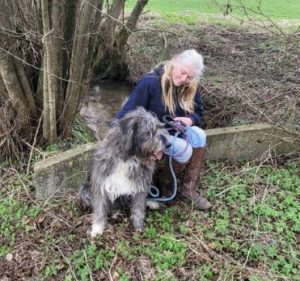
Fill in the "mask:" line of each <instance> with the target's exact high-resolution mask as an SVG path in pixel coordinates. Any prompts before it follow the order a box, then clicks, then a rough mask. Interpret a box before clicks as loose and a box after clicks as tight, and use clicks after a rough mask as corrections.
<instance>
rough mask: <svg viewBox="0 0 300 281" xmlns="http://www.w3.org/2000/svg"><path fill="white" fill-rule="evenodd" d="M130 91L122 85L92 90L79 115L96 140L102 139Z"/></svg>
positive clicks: (126, 86)
mask: <svg viewBox="0 0 300 281" xmlns="http://www.w3.org/2000/svg"><path fill="white" fill-rule="evenodd" d="M130 90H131V88H130V87H129V86H128V85H127V84H124V83H106V84H101V85H96V86H94V87H93V88H92V90H91V92H90V95H89V96H88V97H86V99H85V101H84V103H83V105H82V107H81V110H80V115H81V116H82V117H83V118H84V119H85V121H86V123H87V125H88V126H89V128H90V129H91V130H92V131H93V132H94V134H95V136H96V138H97V139H102V138H103V136H104V134H105V132H106V131H107V124H108V123H109V122H110V121H111V120H112V119H113V118H114V117H115V115H116V113H117V112H118V111H119V110H120V108H121V106H122V104H123V103H124V101H125V100H126V98H127V97H128V95H129V93H130Z"/></svg>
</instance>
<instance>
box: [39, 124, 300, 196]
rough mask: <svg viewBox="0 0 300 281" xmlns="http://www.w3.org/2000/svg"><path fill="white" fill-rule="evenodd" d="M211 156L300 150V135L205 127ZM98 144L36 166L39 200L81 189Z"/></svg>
mask: <svg viewBox="0 0 300 281" xmlns="http://www.w3.org/2000/svg"><path fill="white" fill-rule="evenodd" d="M206 134H207V146H208V154H207V158H208V159H215V160H221V159H231V160H233V161H237V160H246V161H247V160H254V159H259V158H260V157H266V156H268V155H270V154H272V155H276V154H277V155H279V154H286V153H293V152H298V153H300V135H299V134H297V133H291V132H286V131H284V130H281V129H278V128H274V127H272V126H269V125H265V124H253V125H243V126H236V127H227V128H221V129H210V130H206ZM95 147H96V145H95V144H86V145H81V146H78V147H77V148H74V149H70V150H68V151H65V152H62V153H59V154H57V155H55V156H52V157H49V158H47V159H45V160H43V161H40V162H37V163H35V165H34V185H35V187H36V197H37V199H46V198H49V197H51V196H55V195H58V194H59V193H60V192H62V191H65V190H66V189H67V188H74V189H79V186H80V184H81V182H82V181H83V179H84V177H85V176H86V173H87V170H88V167H89V163H90V159H91V156H92V152H93V150H94V149H95Z"/></svg>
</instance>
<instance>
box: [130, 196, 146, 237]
mask: <svg viewBox="0 0 300 281" xmlns="http://www.w3.org/2000/svg"><path fill="white" fill-rule="evenodd" d="M146 197H147V193H146V192H142V193H137V194H136V195H134V196H133V197H132V202H131V219H132V223H133V227H134V230H135V231H141V230H142V229H143V227H144V218H145V209H146Z"/></svg>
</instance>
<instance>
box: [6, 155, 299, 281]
mask: <svg viewBox="0 0 300 281" xmlns="http://www.w3.org/2000/svg"><path fill="white" fill-rule="evenodd" d="M7 173H10V176H9V177H5V176H4V177H3V179H4V181H3V185H2V188H1V199H0V220H1V227H0V241H1V243H0V275H1V276H2V277H3V278H5V277H6V278H8V279H7V280H28V279H29V278H32V277H34V278H36V280H83V281H84V280H108V279H110V280H124V281H125V280H249V281H255V280H272V281H273V280H300V278H299V276H300V268H299V231H300V204H299V195H300V189H299V187H300V167H299V163H297V161H290V162H288V161H287V162H285V163H284V164H283V165H275V164H271V163H240V164H238V165H237V164H230V163H226V162H214V161H209V162H207V167H206V171H205V174H204V176H203V181H202V188H201V191H202V194H203V195H205V196H207V197H208V199H209V200H210V201H211V202H212V203H213V210H211V211H209V212H199V211H196V210H193V208H192V206H191V205H189V204H188V203H187V202H185V201H184V200H181V198H180V197H179V198H178V199H177V200H176V201H175V202H172V203H171V204H169V206H167V207H165V208H164V209H162V210H157V211H148V212H147V218H146V228H145V229H144V231H143V232H142V233H134V232H133V230H132V227H131V223H130V219H129V216H128V214H123V215H122V216H121V217H119V218H118V219H115V220H112V219H111V220H110V224H111V225H110V227H109V228H108V229H107V230H106V231H105V232H104V235H103V236H101V237H99V238H97V239H96V240H91V239H90V238H89V236H88V235H87V230H88V229H89V227H90V215H89V214H87V213H85V212H84V211H82V210H81V209H80V207H79V205H78V203H77V201H76V194H75V192H74V193H72V192H71V193H69V194H68V195H67V197H65V198H56V199H53V200H52V201H50V202H43V203H41V202H36V201H35V200H34V199H33V198H34V194H33V192H34V190H33V189H32V186H31V179H30V177H29V176H25V175H22V174H18V173H16V172H14V171H11V170H7Z"/></svg>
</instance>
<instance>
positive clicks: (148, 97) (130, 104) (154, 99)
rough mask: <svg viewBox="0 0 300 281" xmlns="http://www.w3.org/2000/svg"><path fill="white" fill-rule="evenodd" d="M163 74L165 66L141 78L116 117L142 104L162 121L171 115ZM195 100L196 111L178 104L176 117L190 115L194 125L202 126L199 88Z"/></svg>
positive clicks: (120, 116)
mask: <svg viewBox="0 0 300 281" xmlns="http://www.w3.org/2000/svg"><path fill="white" fill-rule="evenodd" d="M162 74H163V67H159V68H158V69H156V70H154V71H152V72H150V73H147V74H146V75H145V76H144V77H143V78H142V79H141V80H139V81H138V83H137V85H136V87H135V88H134V89H133V91H132V92H131V94H130V96H129V98H128V100H127V101H126V103H125V104H124V105H123V107H122V108H121V110H120V111H119V112H118V113H117V116H116V117H117V118H118V119H120V118H122V117H123V116H124V115H125V114H126V113H127V112H129V111H131V110H133V109H135V108H136V107H137V106H142V107H144V108H145V109H146V110H148V111H151V112H153V113H155V114H156V116H157V117H158V119H159V120H160V121H162V118H163V116H164V115H165V114H168V115H170V112H169V111H168V109H166V108H165V106H164V103H163V100H162V87H161V83H160V82H161V76H162ZM194 102H195V105H194V112H193V113H190V114H189V113H187V112H185V111H184V110H183V109H182V108H181V107H180V105H179V104H177V106H176V110H175V117H190V118H191V119H192V120H193V125H196V126H200V125H201V120H202V115H203V106H202V101H201V94H200V91H199V90H197V93H196V95H195V98H194Z"/></svg>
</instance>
